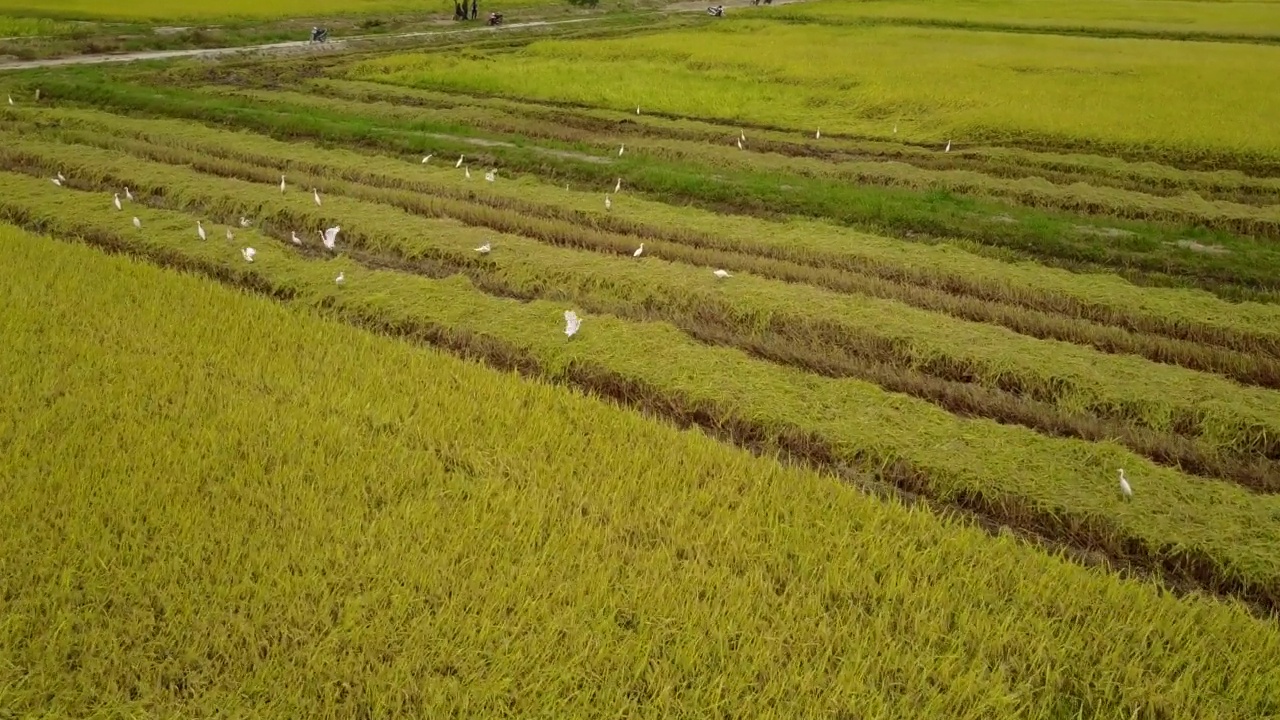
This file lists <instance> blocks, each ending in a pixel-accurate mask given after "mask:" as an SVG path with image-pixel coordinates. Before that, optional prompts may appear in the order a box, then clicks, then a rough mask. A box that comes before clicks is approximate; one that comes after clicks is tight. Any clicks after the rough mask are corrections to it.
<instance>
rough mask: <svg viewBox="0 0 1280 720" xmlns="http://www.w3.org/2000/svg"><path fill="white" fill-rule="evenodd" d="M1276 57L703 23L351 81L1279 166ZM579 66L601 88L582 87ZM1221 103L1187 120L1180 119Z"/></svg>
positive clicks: (1220, 50) (397, 65) (1153, 45)
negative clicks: (1125, 148)
mask: <svg viewBox="0 0 1280 720" xmlns="http://www.w3.org/2000/svg"><path fill="white" fill-rule="evenodd" d="M1277 64H1280V48H1275V47H1270V46H1259V45H1229V44H1202V43H1197V44H1194V45H1193V44H1190V43H1181V42H1166V41H1150V40H1121V39H1096V38H1079V37H1061V36H1047V35H1031V34H1008V33H989V32H967V31H954V30H943V29H918V28H904V27H829V26H821V25H803V26H787V25H779V24H771V23H767V22H762V21H758V20H749V19H744V20H729V21H726V22H723V23H716V24H715V25H714V26H713V27H708V28H699V29H697V30H687V31H677V32H668V33H662V34H651V35H643V36H635V37H626V38H613V39H603V40H572V41H557V40H548V41H542V42H536V43H532V44H530V45H528V46H526V47H524V48H521V49H520V50H516V51H510V52H507V51H502V52H492V53H472V54H469V55H468V56H467V57H465V58H463V57H461V56H458V55H455V54H448V55H446V54H432V53H408V54H402V55H396V56H389V57H378V58H371V59H368V60H364V61H361V62H358V63H355V64H354V65H353V66H352V69H351V71H350V76H351V77H352V78H355V79H364V80H378V81H381V82H389V83H395V84H403V85H409V86H413V87H423V88H434V89H443V90H450V91H462V92H474V93H480V94H490V95H504V96H513V97H522V98H531V99H539V100H552V101H557V102H571V103H582V104H586V105H591V106H598V107H607V108H611V109H614V110H626V109H629V108H634V107H635V106H636V105H641V106H644V107H648V108H652V109H653V110H654V111H659V112H663V113H668V114H675V115H681V116H687V117H696V118H704V119H712V120H717V121H725V122H732V121H745V122H748V123H752V124H759V125H766V126H771V127H778V126H783V127H787V128H790V129H794V130H797V131H802V132H806V133H809V134H810V135H812V133H813V132H814V131H815V130H816V129H817V128H822V129H823V130H825V131H827V132H828V133H854V134H861V135H870V136H875V137H886V138H887V137H891V136H893V133H892V128H893V127H894V126H895V125H897V126H898V127H899V129H900V132H899V133H898V135H897V136H896V137H898V138H900V139H905V140H909V141H913V142H915V141H929V142H933V143H936V144H937V145H938V147H941V145H942V144H944V143H946V142H947V141H949V140H950V141H953V142H958V143H961V144H962V146H963V144H964V143H971V142H973V141H975V140H979V139H981V140H983V141H989V140H997V141H999V140H1006V141H1037V142H1059V143H1065V144H1078V143H1084V144H1098V145H1102V146H1110V145H1115V144H1128V145H1135V146H1141V147H1144V148H1149V149H1151V150H1152V151H1155V152H1167V153H1170V154H1172V155H1174V156H1177V155H1179V154H1183V155H1190V154H1194V153H1196V152H1199V151H1208V152H1219V153H1226V154H1229V155H1232V156H1241V157H1258V158H1269V159H1271V160H1275V159H1277V158H1280V130H1276V129H1274V123H1268V122H1267V120H1268V118H1270V117H1272V116H1274V115H1275V114H1276V113H1277V111H1280V106H1278V105H1277V103H1280V100H1276V98H1280V78H1277V77H1276V76H1275V75H1274V74H1270V73H1258V72H1257V71H1256V69H1257V68H1259V67H1271V66H1274V65H1277ZM584 66H590V67H591V68H592V74H593V76H595V77H602V78H608V79H609V80H608V81H607V82H580V81H579V78H580V74H581V70H582V68H583V67H584ZM1206 104H1207V105H1212V106H1215V107H1230V108H1232V112H1231V113H1215V114H1197V115H1195V116H1194V117H1192V118H1190V119H1189V118H1188V116H1187V114H1186V108H1188V107H1196V106H1201V105H1206Z"/></svg>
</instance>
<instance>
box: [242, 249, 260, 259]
mask: <svg viewBox="0 0 1280 720" xmlns="http://www.w3.org/2000/svg"><path fill="white" fill-rule="evenodd" d="M240 254H241V255H243V256H244V260H245V262H253V256H254V255H257V254H258V251H257V250H254V249H253V248H245V249H243V250H241V251H240Z"/></svg>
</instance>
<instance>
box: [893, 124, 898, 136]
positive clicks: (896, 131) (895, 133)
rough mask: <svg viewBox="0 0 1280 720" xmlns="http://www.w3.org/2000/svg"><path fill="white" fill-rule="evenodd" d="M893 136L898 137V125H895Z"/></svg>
mask: <svg viewBox="0 0 1280 720" xmlns="http://www.w3.org/2000/svg"><path fill="white" fill-rule="evenodd" d="M893 134H894V135H897V134H898V123H894V124H893Z"/></svg>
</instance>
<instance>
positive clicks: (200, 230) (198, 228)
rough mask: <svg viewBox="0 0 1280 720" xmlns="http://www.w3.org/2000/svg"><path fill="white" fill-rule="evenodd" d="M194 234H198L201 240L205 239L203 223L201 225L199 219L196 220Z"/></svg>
mask: <svg viewBox="0 0 1280 720" xmlns="http://www.w3.org/2000/svg"><path fill="white" fill-rule="evenodd" d="M196 235H199V236H200V239H201V240H204V239H205V234H204V225H201V224H200V221H199V220H197V221H196Z"/></svg>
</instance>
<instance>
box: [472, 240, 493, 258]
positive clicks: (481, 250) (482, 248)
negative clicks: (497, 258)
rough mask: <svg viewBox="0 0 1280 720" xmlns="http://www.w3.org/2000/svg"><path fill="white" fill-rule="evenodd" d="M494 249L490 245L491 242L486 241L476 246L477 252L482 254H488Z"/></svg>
mask: <svg viewBox="0 0 1280 720" xmlns="http://www.w3.org/2000/svg"><path fill="white" fill-rule="evenodd" d="M492 249H493V248H491V247H489V243H485V244H483V245H481V246H480V247H478V248H476V252H478V253H480V254H481V255H488V254H489V251H490V250H492Z"/></svg>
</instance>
